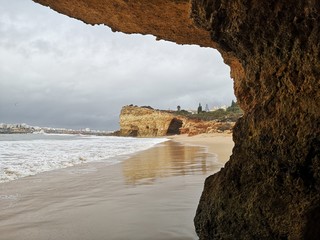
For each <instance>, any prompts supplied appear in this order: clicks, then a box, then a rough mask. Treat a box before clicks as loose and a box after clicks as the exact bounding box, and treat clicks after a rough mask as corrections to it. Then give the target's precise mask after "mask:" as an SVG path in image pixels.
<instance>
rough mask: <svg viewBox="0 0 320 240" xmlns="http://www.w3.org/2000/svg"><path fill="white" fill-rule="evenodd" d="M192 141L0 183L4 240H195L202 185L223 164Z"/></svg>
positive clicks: (2, 236)
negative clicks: (117, 160) (113, 161)
mask: <svg viewBox="0 0 320 240" xmlns="http://www.w3.org/2000/svg"><path fill="white" fill-rule="evenodd" d="M179 137H180V136H179ZM182 138H183V137H182ZM194 139H195V138H189V139H185V140H181V139H175V140H174V141H168V142H165V143H162V144H159V145H157V146H156V147H154V148H151V149H148V150H146V151H143V152H139V153H137V154H135V155H133V156H130V158H129V159H127V160H125V161H123V162H122V163H121V164H116V165H112V166H107V165H105V164H103V163H89V164H83V165H80V166H76V167H70V168H66V169H61V170H57V171H51V172H46V173H41V174H38V175H35V176H31V177H26V178H22V179H19V180H16V181H12V182H9V183H2V184H0V233H1V234H0V239H6V240H8V239H26V240H27V239H33V240H37V239H48V240H50V239H74V240H76V239H77V240H81V239H91V240H100V239H111V240H113V239H115V240H118V239H119V240H120V239H123V240H126V239H132V240H134V239H137V240H138V239H139V240H142V239H154V240H162V239H170V240H175V239H176V240H178V239H181V240H182V239H197V237H196V234H195V232H194V227H193V217H194V214H195V211H196V207H197V204H198V201H199V198H200V195H201V191H202V187H203V182H204V179H205V178H206V177H207V176H209V175H211V174H213V173H214V172H216V171H218V170H219V169H220V168H221V167H222V166H223V164H222V163H221V162H218V161H217V158H216V155H214V154H212V153H210V152H211V151H212V150H213V149H212V145H214V144H209V147H210V148H204V147H200V146H191V145H189V144H192V145H201V146H206V143H203V144H200V142H201V141H200V142H197V141H199V139H198V140H194ZM188 140H189V141H191V142H189V143H188ZM177 141H181V142H184V144H181V143H179V142H177ZM192 141H196V142H192ZM229 141H231V137H230V139H229ZM204 142H206V141H204ZM209 142H210V141H209ZM218 145H219V144H218ZM218 145H217V146H218ZM210 149H211V150H210ZM224 149H225V150H224V151H225V152H226V153H227V154H230V153H231V149H230V147H229V145H228V144H227V145H226V147H225V148H224ZM209 150H210V152H209Z"/></svg>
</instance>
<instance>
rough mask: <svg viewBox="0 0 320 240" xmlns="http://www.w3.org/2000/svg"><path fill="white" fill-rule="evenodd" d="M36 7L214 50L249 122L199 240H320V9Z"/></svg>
mask: <svg viewBox="0 0 320 240" xmlns="http://www.w3.org/2000/svg"><path fill="white" fill-rule="evenodd" d="M36 1H37V2H40V3H42V4H44V5H49V6H51V7H52V8H53V9H55V10H57V11H59V12H61V13H64V14H67V15H69V16H72V17H75V18H78V19H82V20H83V21H85V22H87V23H91V24H96V23H104V24H106V25H109V26H111V27H112V28H113V29H114V30H116V31H123V32H127V33H132V32H139V33H142V34H153V35H155V36H157V37H158V38H162V39H166V40H171V41H175V42H177V43H186V44H192V43H195V44H199V45H200V46H209V47H210V46H211V47H214V48H217V49H218V50H219V51H220V52H221V54H222V56H223V58H224V61H225V62H226V63H227V64H228V65H230V67H231V76H232V78H233V79H234V89H235V94H236V96H237V99H238V103H239V104H240V106H241V108H242V109H243V110H244V112H245V114H244V116H243V118H241V119H240V120H239V121H238V122H237V124H236V126H235V128H234V142H235V147H234V149H233V154H232V156H231V159H230V161H229V162H228V163H227V164H226V166H225V168H224V169H222V170H221V171H220V172H219V173H217V174H215V175H213V176H211V177H209V178H208V179H207V180H206V182H205V187H204V191H203V194H202V197H201V200H200V203H199V207H198V210H197V214H196V217H195V226H196V231H197V233H198V235H199V237H200V239H317V238H318V237H319V236H320V221H319V217H320V110H319V109H320V89H319V88H320V39H319V38H320V30H319V22H320V3H319V1H317V0H296V1H280V0H270V1H259V0H251V1H245V0H234V1H228V0H190V1H187V0H163V1H150V0H135V1H133V0H114V1H103V0H69V1H62V0H36ZM192 20H193V21H192Z"/></svg>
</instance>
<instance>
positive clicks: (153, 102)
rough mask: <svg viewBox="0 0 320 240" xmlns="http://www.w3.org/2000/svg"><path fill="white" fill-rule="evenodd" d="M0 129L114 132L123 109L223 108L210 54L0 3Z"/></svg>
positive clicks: (222, 75) (225, 71) (228, 96)
mask: <svg viewBox="0 0 320 240" xmlns="http://www.w3.org/2000/svg"><path fill="white" fill-rule="evenodd" d="M0 63H1V64H0V122H3V123H27V124H29V125H33V126H51V127H66V128H74V129H79V128H84V127H89V128H92V129H100V130H116V129H118V128H119V125H118V122H119V113H120V110H121V107H122V106H124V105H129V104H134V105H139V106H140V105H149V106H152V107H154V108H159V109H174V110H175V109H176V107H177V105H180V106H181V108H182V109H196V108H197V106H198V104H199V103H202V105H203V106H205V104H208V105H209V107H210V108H211V107H213V106H220V105H224V104H226V105H230V103H231V100H233V99H235V97H234V95H233V82H232V80H231V79H230V74H229V71H230V70H229V67H228V66H226V65H225V64H224V63H223V61H222V58H221V56H220V54H219V53H218V52H217V51H216V50H213V49H208V48H200V47H198V46H187V45H184V46H181V45H177V44H175V43H171V42H166V41H156V40H155V37H153V36H142V35H126V34H122V33H113V32H112V31H111V30H110V29H109V27H106V26H90V25H86V24H84V23H83V22H81V21H78V20H75V19H72V18H69V17H67V16H65V15H62V14H58V13H56V12H54V11H53V10H51V9H49V8H47V7H43V6H41V5H39V4H36V3H34V2H32V1H31V0H14V1H12V0H1V5H0Z"/></svg>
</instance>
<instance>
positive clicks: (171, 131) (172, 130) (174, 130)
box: [166, 118, 183, 135]
mask: <svg viewBox="0 0 320 240" xmlns="http://www.w3.org/2000/svg"><path fill="white" fill-rule="evenodd" d="M182 124H183V122H182V120H180V119H177V118H173V119H172V120H171V122H170V124H169V127H168V131H167V134H166V135H175V134H180V128H181V127H182Z"/></svg>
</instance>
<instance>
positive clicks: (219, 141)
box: [172, 133, 234, 164]
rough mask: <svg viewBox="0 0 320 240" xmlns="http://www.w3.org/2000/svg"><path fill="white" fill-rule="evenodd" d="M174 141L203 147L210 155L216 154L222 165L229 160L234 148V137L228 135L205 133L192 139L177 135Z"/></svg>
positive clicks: (173, 138)
mask: <svg viewBox="0 0 320 240" xmlns="http://www.w3.org/2000/svg"><path fill="white" fill-rule="evenodd" d="M172 140H173V141H177V142H180V143H184V144H188V145H197V146H203V147H205V148H207V150H208V152H209V153H212V154H216V155H217V158H218V161H219V162H220V163H221V164H225V163H226V162H227V161H228V160H229V158H230V156H231V154H232V148H233V146H234V142H233V141H232V135H231V134H227V133H210V134H207V133H204V134H199V135H196V136H192V137H188V136H187V135H176V136H173V137H172Z"/></svg>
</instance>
